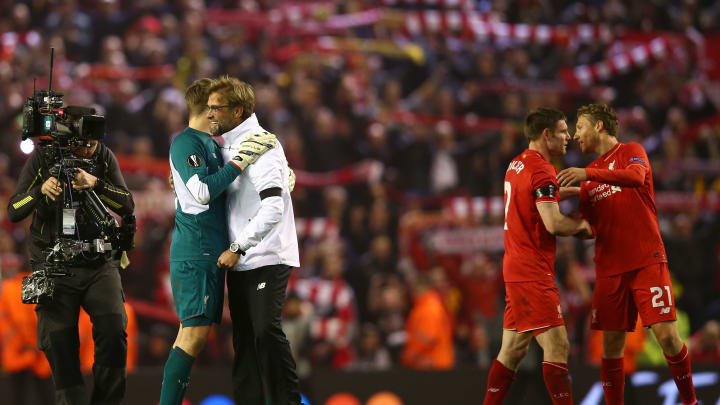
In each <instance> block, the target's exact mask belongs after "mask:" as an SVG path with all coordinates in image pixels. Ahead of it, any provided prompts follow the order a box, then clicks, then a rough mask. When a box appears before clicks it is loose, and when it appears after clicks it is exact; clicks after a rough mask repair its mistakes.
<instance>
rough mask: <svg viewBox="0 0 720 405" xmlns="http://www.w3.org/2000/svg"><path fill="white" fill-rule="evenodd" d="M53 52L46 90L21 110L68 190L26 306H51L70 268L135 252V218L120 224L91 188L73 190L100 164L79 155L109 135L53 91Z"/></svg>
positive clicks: (90, 114) (89, 112)
mask: <svg viewBox="0 0 720 405" xmlns="http://www.w3.org/2000/svg"><path fill="white" fill-rule="evenodd" d="M53 51H54V50H53V49H51V52H50V76H49V87H48V90H34V91H33V96H32V97H29V98H28V99H27V101H26V102H25V105H24V106H23V126H22V139H23V140H25V139H28V138H35V139H36V143H37V149H38V153H40V154H41V157H42V161H43V167H44V168H46V169H47V172H48V173H49V174H50V176H53V177H55V178H57V179H58V180H60V181H61V182H62V183H63V187H64V190H63V191H64V192H63V193H62V194H60V195H59V196H58V198H56V199H55V203H56V211H55V214H56V224H57V232H56V233H55V235H56V236H55V239H54V241H53V242H52V243H51V244H50V245H51V246H50V247H49V248H47V249H46V250H44V251H43V256H45V261H44V262H43V263H37V264H35V266H34V268H33V272H32V273H31V274H30V275H29V276H26V277H24V278H23V281H22V301H23V303H26V304H38V303H48V302H52V297H53V293H54V290H55V281H54V280H55V278H57V277H67V276H71V275H72V274H71V273H69V272H68V271H67V268H68V267H70V266H73V265H80V264H82V263H83V262H87V261H93V260H98V259H100V258H101V257H102V256H105V259H109V258H119V257H120V256H121V255H122V252H123V251H127V250H130V249H132V248H133V237H134V235H135V229H136V227H135V216H133V215H125V216H123V217H122V220H121V222H120V223H118V221H116V219H115V217H113V216H112V214H110V212H109V211H108V209H107V208H106V207H105V205H104V204H103V202H102V200H101V199H100V198H99V197H98V195H97V194H96V193H95V191H94V190H92V189H85V190H75V189H73V188H72V180H73V179H75V176H76V175H77V173H78V171H79V169H83V170H85V171H86V172H88V173H91V172H94V171H95V170H96V169H97V167H96V166H97V164H98V163H97V162H96V161H95V160H94V159H89V158H86V157H82V156H77V155H76V153H75V151H76V150H77V148H79V147H90V146H91V145H92V143H91V141H93V140H101V139H103V137H104V136H105V117H103V116H101V115H97V114H95V109H94V108H91V107H79V106H66V107H63V94H62V93H58V92H55V91H53V90H52V66H53ZM78 212H82V213H83V214H84V217H86V218H89V219H90V221H89V222H90V223H92V224H94V226H95V227H96V229H97V231H98V232H96V233H95V234H94V235H93V238H92V239H88V240H85V239H83V235H81V233H80V231H79V229H78V226H77V222H76V216H77V214H78Z"/></svg>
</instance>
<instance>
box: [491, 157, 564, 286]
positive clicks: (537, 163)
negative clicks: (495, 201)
mask: <svg viewBox="0 0 720 405" xmlns="http://www.w3.org/2000/svg"><path fill="white" fill-rule="evenodd" d="M556 175H557V172H556V171H555V168H554V167H553V165H551V164H550V162H548V161H547V160H545V158H544V157H543V156H542V155H541V154H540V153H539V152H537V151H534V150H530V149H526V150H525V151H524V152H523V153H521V154H520V155H518V156H517V157H515V159H513V160H512V161H511V162H510V165H509V166H508V169H507V171H506V172H505V256H504V257H503V278H504V279H505V282H514V281H536V280H544V279H548V278H550V279H553V278H554V277H555V236H553V235H552V234H550V232H548V231H547V229H546V228H545V224H544V223H543V221H542V218H541V217H540V213H539V212H538V210H537V207H536V206H535V203H536V202H539V201H546V202H555V203H557V201H558V194H559V192H560V187H558V184H557V180H556V179H555V176H556ZM549 185H552V186H554V187H555V196H554V197H547V196H543V197H539V198H536V196H535V190H537V189H539V188H541V187H546V186H549Z"/></svg>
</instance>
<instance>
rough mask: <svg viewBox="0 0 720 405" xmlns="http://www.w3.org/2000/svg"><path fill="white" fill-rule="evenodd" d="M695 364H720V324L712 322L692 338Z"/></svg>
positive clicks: (691, 347) (691, 351) (691, 354)
mask: <svg viewBox="0 0 720 405" xmlns="http://www.w3.org/2000/svg"><path fill="white" fill-rule="evenodd" d="M690 356H692V361H693V364H700V363H709V364H717V363H720V322H718V321H716V320H714V319H713V320H710V321H707V322H706V323H705V325H704V326H703V327H702V329H700V330H699V331H697V332H696V333H695V334H694V335H692V337H690Z"/></svg>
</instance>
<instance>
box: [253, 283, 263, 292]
mask: <svg viewBox="0 0 720 405" xmlns="http://www.w3.org/2000/svg"><path fill="white" fill-rule="evenodd" d="M263 288H265V282H262V283H260V284H258V286H257V290H255V291H258V290H262V289H263Z"/></svg>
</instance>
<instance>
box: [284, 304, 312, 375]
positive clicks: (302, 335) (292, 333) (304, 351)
mask: <svg viewBox="0 0 720 405" xmlns="http://www.w3.org/2000/svg"><path fill="white" fill-rule="evenodd" d="M312 317H313V308H312V304H310V302H308V301H303V300H302V299H301V298H300V297H299V296H298V295H297V293H295V292H291V293H290V294H288V296H287V298H286V299H285V306H284V307H283V319H282V329H283V332H284V333H285V336H287V339H288V341H289V342H290V348H291V349H292V354H293V357H294V358H295V363H296V366H297V372H298V376H299V377H300V378H304V377H307V376H308V375H309V374H310V362H309V361H308V355H309V354H310V327H311V324H312Z"/></svg>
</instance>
